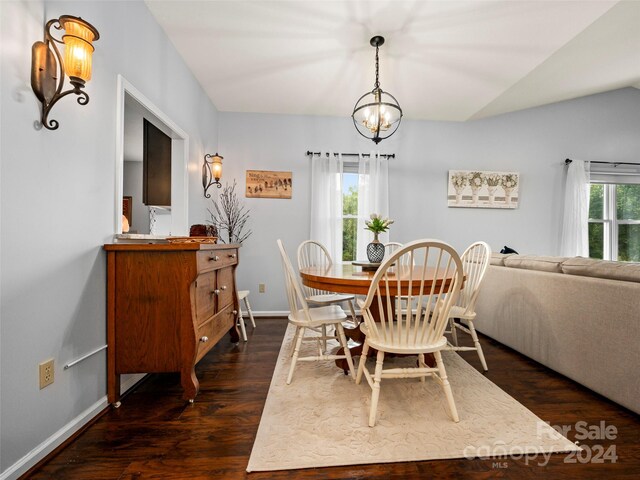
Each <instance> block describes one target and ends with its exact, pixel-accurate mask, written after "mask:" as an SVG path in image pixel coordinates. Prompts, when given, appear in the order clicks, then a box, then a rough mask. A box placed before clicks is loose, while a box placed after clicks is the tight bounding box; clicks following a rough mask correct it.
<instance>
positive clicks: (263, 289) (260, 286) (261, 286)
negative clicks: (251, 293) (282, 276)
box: [258, 283, 267, 293]
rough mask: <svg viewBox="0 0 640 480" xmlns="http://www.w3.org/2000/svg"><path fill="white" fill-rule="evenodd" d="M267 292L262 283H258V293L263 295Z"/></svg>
mask: <svg viewBox="0 0 640 480" xmlns="http://www.w3.org/2000/svg"><path fill="white" fill-rule="evenodd" d="M266 291H267V286H266V284H264V283H259V284H258V292H259V293H264V292H266Z"/></svg>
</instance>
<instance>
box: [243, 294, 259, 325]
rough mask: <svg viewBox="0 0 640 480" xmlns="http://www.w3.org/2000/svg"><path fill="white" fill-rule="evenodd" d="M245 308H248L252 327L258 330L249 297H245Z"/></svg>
mask: <svg viewBox="0 0 640 480" xmlns="http://www.w3.org/2000/svg"><path fill="white" fill-rule="evenodd" d="M244 306H245V307H246V308H247V313H248V314H249V318H250V319H251V325H253V328H256V321H255V320H254V318H253V312H252V311H251V304H250V303H249V297H248V296H247V297H244Z"/></svg>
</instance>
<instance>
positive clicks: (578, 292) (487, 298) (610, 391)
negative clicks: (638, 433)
mask: <svg viewBox="0 0 640 480" xmlns="http://www.w3.org/2000/svg"><path fill="white" fill-rule="evenodd" d="M476 311H477V317H476V322H475V325H476V328H477V329H478V330H479V331H480V332H482V333H484V334H486V335H488V336H489V337H491V338H494V339H495V340H497V341H499V342H500V343H503V344H504V345H507V346H509V347H511V348H513V349H514V350H517V351H518V352H520V353H523V354H524V355H526V356H528V357H530V358H532V359H534V360H536V361H538V362H540V363H542V364H543V365H546V366H547V367H549V368H551V369H553V370H555V371H557V372H559V373H561V374H563V375H566V376H567V377H569V378H571V379H573V380H575V381H576V382H578V383H581V384H582V385H584V386H586V387H588V388H590V389H591V390H593V391H595V392H598V393H600V394H601V395H604V396H605V397H607V398H609V399H611V400H613V401H614V402H617V403H619V404H620V405H623V406H625V407H627V408H629V409H631V410H633V411H634V412H636V413H640V264H629V263H622V262H605V261H602V260H593V259H588V258H581V257H576V258H562V257H539V256H531V255H500V254H494V255H493V256H492V259H491V265H490V266H489V268H488V270H487V274H486V277H485V280H484V283H483V285H482V290H481V292H480V295H479V297H478V302H477V305H476ZM488 360H489V369H491V360H490V359H488Z"/></svg>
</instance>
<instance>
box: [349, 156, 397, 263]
mask: <svg viewBox="0 0 640 480" xmlns="http://www.w3.org/2000/svg"><path fill="white" fill-rule="evenodd" d="M372 213H377V214H379V215H382V216H383V217H388V216H389V162H388V160H386V159H382V158H380V152H371V155H370V156H369V157H368V158H367V157H364V156H363V155H362V154H361V155H360V162H359V165H358V235H357V239H358V245H357V249H356V259H357V260H367V244H369V243H370V242H371V241H372V240H373V232H370V231H369V230H365V224H364V222H365V220H367V219H369V217H370V216H371V214H372ZM379 239H380V241H381V242H382V243H386V242H388V241H389V234H388V233H383V234H381V235H380V236H379Z"/></svg>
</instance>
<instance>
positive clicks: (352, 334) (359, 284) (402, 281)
mask: <svg viewBox="0 0 640 480" xmlns="http://www.w3.org/2000/svg"><path fill="white" fill-rule="evenodd" d="M375 274H376V270H367V269H362V268H361V267H358V266H355V265H353V264H351V263H334V264H332V265H330V266H328V267H306V268H301V269H300V278H301V280H302V284H303V285H306V286H307V287H310V288H317V289H318V290H324V291H327V292H334V293H351V294H354V295H364V296H365V297H366V295H367V294H368V293H369V289H370V287H371V283H372V281H373V278H374V276H375ZM389 278H390V279H393V281H390V282H389V283H388V290H387V288H385V285H384V284H381V285H380V293H381V295H384V296H385V297H387V296H388V297H390V298H389V299H388V300H389V301H390V302H391V304H392V306H393V305H394V304H395V300H396V298H397V297H398V296H403V295H408V294H409V286H410V285H411V289H412V291H411V294H412V295H417V294H418V293H419V291H420V288H421V287H420V281H421V280H422V278H423V275H422V269H421V268H415V267H414V268H410V267H409V266H406V265H402V266H394V267H392V269H391V270H390V275H389ZM453 280H454V274H453V272H452V271H451V270H449V271H448V272H447V271H446V270H445V269H439V271H438V272H437V273H436V272H435V269H434V268H432V267H427V274H426V275H425V281H424V291H429V290H430V289H431V287H432V285H433V283H434V282H435V283H436V288H437V289H440V288H441V287H442V288H443V292H447V291H448V290H449V288H450V286H451V284H452V282H453ZM443 282H444V285H442V283H443ZM386 301H387V299H386V298H385V299H384V301H383V302H382V303H383V304H386ZM370 311H371V316H372V317H373V319H374V320H377V319H379V318H380V314H379V312H378V302H377V301H374V302H372V303H371V306H370ZM360 323H362V322H359V323H358V324H357V325H353V326H351V325H346V324H345V325H344V332H345V335H346V336H347V338H348V339H349V340H351V345H350V346H349V351H350V352H351V356H352V357H355V356H360V355H361V354H362V347H363V345H364V341H365V335H364V333H363V332H362V330H361V329H360ZM341 353H342V348H340V350H338V352H337V354H338V355H340V354H341ZM371 354H372V355H373V352H372V353H371ZM425 362H426V363H427V365H429V366H432V367H433V366H435V359H434V358H433V355H432V354H428V355H425ZM336 365H337V366H338V367H339V368H342V369H343V370H344V371H347V365H346V360H344V359H340V360H336Z"/></svg>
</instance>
